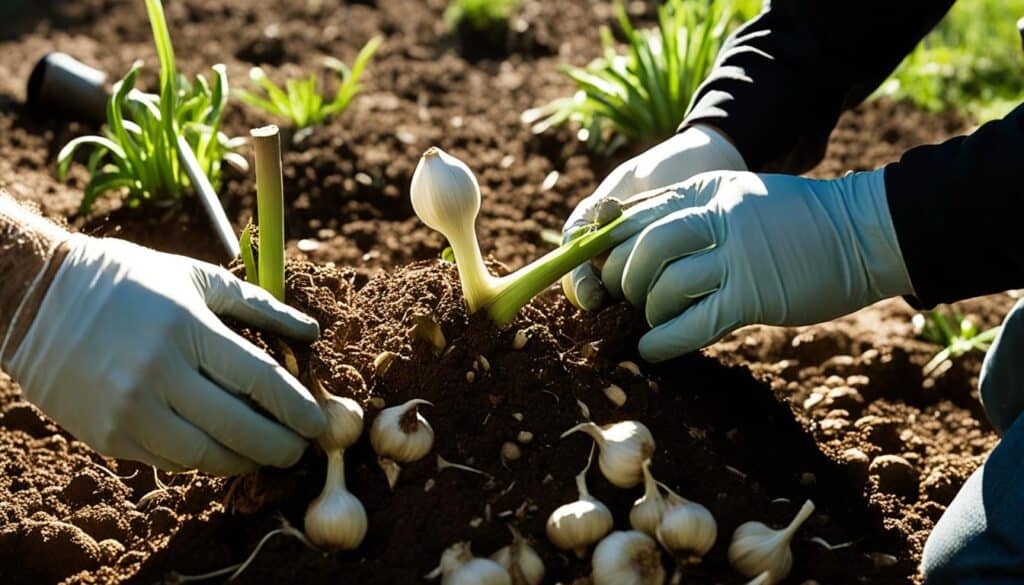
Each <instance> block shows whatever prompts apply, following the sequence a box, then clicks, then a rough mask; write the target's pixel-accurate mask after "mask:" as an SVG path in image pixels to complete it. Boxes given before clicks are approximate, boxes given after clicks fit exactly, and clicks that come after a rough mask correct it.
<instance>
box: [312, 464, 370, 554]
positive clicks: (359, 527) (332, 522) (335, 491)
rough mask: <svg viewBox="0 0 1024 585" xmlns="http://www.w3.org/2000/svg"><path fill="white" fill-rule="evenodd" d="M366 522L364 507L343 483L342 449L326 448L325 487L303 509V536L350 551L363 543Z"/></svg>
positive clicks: (322, 544) (316, 542)
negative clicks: (304, 509)
mask: <svg viewBox="0 0 1024 585" xmlns="http://www.w3.org/2000/svg"><path fill="white" fill-rule="evenodd" d="M366 524H367V522H366V509H365V508H363V504H362V503H361V502H360V501H359V499H358V498H356V497H355V496H354V495H352V493H351V492H349V491H348V488H347V487H346V486H345V451H344V450H342V449H334V450H331V451H328V452H327V480H326V481H325V482H324V489H323V491H321V492H320V495H319V496H317V498H316V499H315V500H313V501H312V502H311V503H310V504H309V508H307V509H306V518H305V524H304V527H305V529H306V535H307V536H309V539H310V540H311V541H313V542H314V543H315V544H318V545H320V546H324V547H328V548H333V549H341V550H352V549H354V548H356V547H358V546H359V544H360V543H362V542H363V537H365V536H366Z"/></svg>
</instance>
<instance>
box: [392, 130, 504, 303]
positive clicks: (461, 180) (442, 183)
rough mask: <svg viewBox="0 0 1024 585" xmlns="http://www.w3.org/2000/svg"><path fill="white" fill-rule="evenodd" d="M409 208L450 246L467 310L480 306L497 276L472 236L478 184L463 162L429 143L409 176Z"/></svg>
mask: <svg viewBox="0 0 1024 585" xmlns="http://www.w3.org/2000/svg"><path fill="white" fill-rule="evenodd" d="M410 195H411V198H412V208H413V211H415V212H416V215H417V216H418V217H419V218H420V220H422V221H423V223H425V224H427V225H428V226H430V227H431V228H433V229H435V230H437V231H439V232H441V234H442V235H444V237H445V238H447V239H448V243H450V244H451V246H452V253H453V254H455V265H456V266H457V267H458V270H459V279H460V280H461V281H462V291H463V293H464V294H465V296H466V304H467V305H468V306H469V312H470V313H473V312H475V311H476V310H477V309H479V308H480V307H482V306H484V305H485V304H486V303H487V301H488V300H490V299H491V298H492V297H493V296H494V294H496V293H497V291H498V290H499V289H500V284H499V281H500V279H498V278H496V277H494V276H493V275H491V273H490V272H488V271H487V267H486V266H485V265H484V259H483V255H482V254H481V253H480V245H479V243H478V242H477V238H476V216H477V214H478V213H479V212H480V184H479V183H478V182H477V180H476V176H475V175H474V174H473V171H471V170H470V169H469V167H468V166H466V163H464V162H462V161H461V160H459V159H457V158H455V157H454V156H452V155H450V154H448V153H447V152H445V151H443V150H441V149H440V148H437V147H436V146H432V147H430V148H428V149H427V151H426V152H424V153H423V156H422V157H421V158H420V162H419V164H418V165H416V170H415V171H414V172H413V175H412V185H411V187H410Z"/></svg>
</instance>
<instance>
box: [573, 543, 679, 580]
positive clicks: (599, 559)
mask: <svg viewBox="0 0 1024 585" xmlns="http://www.w3.org/2000/svg"><path fill="white" fill-rule="evenodd" d="M591 566H592V568H593V572H592V574H591V578H592V579H593V580H594V585H662V584H663V583H664V582H665V567H664V566H662V564H661V551H660V550H658V544H657V543H656V542H654V539H653V538H651V537H650V536H647V535H646V534H644V533H643V532H640V531H638V530H625V531H619V532H613V533H611V534H609V535H608V536H607V537H605V538H604V540H602V541H601V542H600V544H598V545H597V548H595V549H594V557H593V559H591Z"/></svg>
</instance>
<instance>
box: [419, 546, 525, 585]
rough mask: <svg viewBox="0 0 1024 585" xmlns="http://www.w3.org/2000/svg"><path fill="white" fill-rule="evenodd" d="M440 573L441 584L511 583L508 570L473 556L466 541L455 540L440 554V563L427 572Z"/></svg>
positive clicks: (504, 584)
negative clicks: (455, 541)
mask: <svg viewBox="0 0 1024 585" xmlns="http://www.w3.org/2000/svg"><path fill="white" fill-rule="evenodd" d="M438 575H441V576H442V577H441V585H512V578H511V577H510V576H509V574H508V571H506V570H505V568H504V567H502V566H501V565H499V564H498V563H496V562H494V561H492V560H490V559H481V558H477V557H474V556H473V552H472V551H471V550H470V548H469V543H468V542H457V543H455V544H453V545H452V546H450V547H448V548H447V549H445V551H444V553H442V554H441V564H440V566H438V567H437V568H436V569H434V570H433V571H431V572H430V573H429V574H427V576H426V577H427V578H428V579H433V578H436V577H437V576H438Z"/></svg>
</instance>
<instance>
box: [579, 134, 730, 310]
mask: <svg viewBox="0 0 1024 585" xmlns="http://www.w3.org/2000/svg"><path fill="white" fill-rule="evenodd" d="M713 170H735V171H745V170H747V166H746V164H745V163H744V162H743V157H742V156H740V153H739V152H738V151H737V150H736V148H735V147H734V146H733V145H732V143H730V142H729V141H728V140H726V139H725V138H724V137H723V136H722V135H721V134H719V133H718V131H717V130H714V129H712V128H709V127H706V126H701V125H697V126H692V127H690V128H687V129H686V130H684V131H683V132H680V133H679V134H676V135H675V136H673V137H672V138H669V139H668V140H666V141H664V142H662V143H661V144H658V145H657V146H655V147H653V148H651V149H650V150H647V151H646V152H644V153H643V154H640V155H637V156H635V157H633V158H631V159H630V160H628V161H626V162H624V163H622V164H621V165H619V166H618V167H616V168H615V170H614V171H612V172H611V173H610V174H609V175H608V176H607V177H605V179H604V180H603V181H601V184H600V185H598V187H597V189H595V190H594V193H593V194H591V195H590V196H589V197H587V198H586V199H584V200H583V201H581V202H580V203H579V204H578V205H577V206H576V209H574V210H573V212H572V214H570V215H569V219H568V220H567V221H566V222H565V227H563V228H562V241H563V242H566V241H568V240H570V239H572V236H573V234H574V233H575V232H576V231H578V230H579V229H580V228H583V227H585V226H587V225H589V224H592V223H593V222H594V219H595V215H596V211H597V206H598V205H599V204H600V203H601V201H603V200H604V199H606V198H609V197H614V198H615V199H618V200H620V201H623V202H625V201H628V200H629V199H630V198H632V197H633V196H635V195H639V194H642V193H643V192H645V191H651V190H653V189H658V188H661V187H667V186H669V185H672V184H675V183H679V182H682V181H685V180H686V179H689V178H690V177H692V176H694V175H697V174H699V173H703V172H705V171H713ZM605 287H607V290H608V292H609V293H610V294H611V295H612V296H613V297H615V298H622V290H621V289H620V288H619V287H618V284H617V283H616V282H608V281H605V282H604V283H602V282H601V279H600V278H599V277H598V274H597V270H596V269H595V267H594V265H593V264H591V263H589V262H588V263H585V264H582V265H580V266H579V267H577V268H576V269H575V270H573V271H572V272H571V273H569V274H568V275H566V277H565V278H564V279H563V280H562V289H563V291H564V292H565V294H566V297H568V299H569V300H570V301H571V302H572V303H573V304H574V305H576V306H577V307H579V308H581V309H586V310H594V309H597V308H598V307H600V306H601V302H602V301H603V300H604V293H605Z"/></svg>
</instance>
